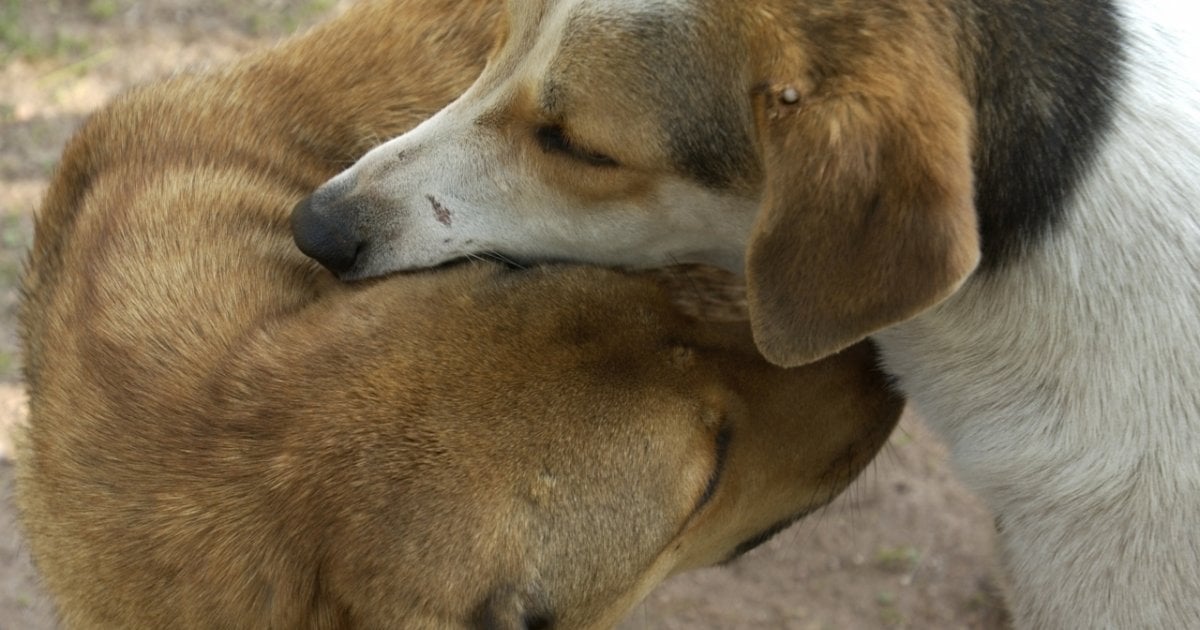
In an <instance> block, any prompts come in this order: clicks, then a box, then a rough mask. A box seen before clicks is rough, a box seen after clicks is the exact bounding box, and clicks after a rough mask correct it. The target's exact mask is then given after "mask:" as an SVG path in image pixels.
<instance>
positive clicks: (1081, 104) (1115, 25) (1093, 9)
mask: <svg viewBox="0 0 1200 630" xmlns="http://www.w3.org/2000/svg"><path fill="white" fill-rule="evenodd" d="M968 6H969V8H968V9H967V14H968V17H967V18H966V19H967V20H968V21H969V23H968V25H967V29H968V31H969V33H970V34H972V35H973V37H972V38H971V43H970V45H969V47H968V50H967V51H966V53H967V54H968V55H970V57H971V60H970V62H969V63H968V66H970V67H974V70H975V75H974V77H971V78H969V79H968V80H973V81H974V83H975V85H974V94H973V97H974V104H975V107H976V111H977V112H978V134H979V137H978V143H977V146H978V147H979V149H978V151H977V155H976V156H975V160H976V164H975V171H976V193H975V203H976V208H977V211H978V213H979V230H980V235H981V238H982V241H983V243H982V246H983V261H982V263H981V267H980V268H981V269H982V270H983V271H985V272H987V271H994V270H997V269H1001V268H1003V267H1005V266H1006V265H1008V264H1010V263H1012V262H1014V261H1016V260H1018V259H1019V258H1020V257H1021V255H1022V254H1023V253H1024V252H1026V251H1028V250H1029V248H1030V247H1031V246H1034V245H1036V244H1037V243H1039V242H1041V241H1043V240H1044V239H1045V238H1046V236H1047V235H1048V234H1049V233H1050V232H1051V231H1052V230H1053V229H1054V228H1055V226H1057V225H1059V224H1060V223H1061V222H1062V221H1063V218H1064V212H1065V210H1066V209H1065V205H1066V203H1067V202H1068V201H1069V199H1070V197H1071V195H1072V194H1073V193H1074V192H1075V190H1076V188H1077V187H1078V186H1079V184H1080V182H1081V181H1082V180H1083V178H1084V177H1085V176H1086V175H1087V171H1088V169H1089V168H1090V166H1091V162H1092V159H1093V157H1094V155H1095V151H1096V148H1097V146H1098V145H1099V142H1100V139H1101V138H1102V137H1103V136H1104V134H1105V132H1106V131H1107V130H1108V129H1109V127H1110V125H1111V124H1112V119H1113V115H1114V108H1115V91H1116V89H1117V85H1118V84H1119V82H1120V80H1121V78H1122V73H1123V65H1124V61H1125V58H1124V51H1123V44H1124V33H1123V32H1122V30H1121V27H1120V24H1119V14H1118V11H1117V8H1116V6H1115V5H1114V3H1113V2H1112V1H1111V0H1094V1H1088V2H1081V1H1070V2H1059V1H1057V0H1022V1H1021V2H1002V3H997V2H993V1H991V0H971V2H969V3H968Z"/></svg>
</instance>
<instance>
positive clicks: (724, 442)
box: [692, 423, 733, 514]
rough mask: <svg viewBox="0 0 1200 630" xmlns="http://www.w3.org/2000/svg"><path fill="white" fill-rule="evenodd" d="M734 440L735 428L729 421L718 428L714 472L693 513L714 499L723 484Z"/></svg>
mask: <svg viewBox="0 0 1200 630" xmlns="http://www.w3.org/2000/svg"><path fill="white" fill-rule="evenodd" d="M732 441H733V429H732V428H730V426H729V424H728V423H724V424H722V425H721V428H720V429H718V430H717V437H716V440H715V442H716V445H715V448H716V457H715V462H714V463H713V471H712V474H711V475H709V477H708V485H707V486H706V487H705V488H704V494H702V495H700V500H699V501H697V502H696V507H695V508H694V509H693V510H692V514H696V513H697V512H699V511H700V510H701V509H703V508H704V506H705V505H707V504H708V502H709V501H712V498H713V496H714V495H715V494H716V493H717V487H718V486H720V485H721V476H722V475H723V474H724V473H725V463H726V461H727V460H728V459H729V444H730V442H732Z"/></svg>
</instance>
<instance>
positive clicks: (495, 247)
mask: <svg viewBox="0 0 1200 630" xmlns="http://www.w3.org/2000/svg"><path fill="white" fill-rule="evenodd" d="M953 28H954V26H953V20H952V19H950V18H949V17H948V16H945V15H941V14H937V13H936V12H935V10H933V9H930V8H929V7H928V6H921V3H908V2H896V3H887V4H886V5H880V4H879V3H874V2H857V1H849V2H830V1H817V0H802V1H790V2H784V1H782V0H774V1H773V0H759V1H754V2H728V3H722V2H708V1H703V0H660V1H654V2H634V1H632V0H531V1H520V2H516V1H513V2H510V3H509V5H508V11H507V17H506V19H505V20H504V21H503V23H502V24H501V27H500V32H501V34H500V37H499V39H498V42H497V46H496V49H495V51H494V52H493V55H492V58H491V60H490V62H489V64H488V66H487V68H486V70H485V71H484V72H483V74H482V76H481V77H480V78H479V79H478V81H477V82H476V83H475V84H474V86H473V87H471V88H470V90H468V91H467V92H466V93H465V94H464V95H463V96H462V97H461V98H459V99H458V100H457V101H455V102H454V103H453V104H451V105H450V106H448V107H447V108H446V109H444V110H443V111H441V112H440V113H438V114H437V115H436V116H434V117H433V118H432V119H430V120H428V121H427V122H426V123H424V124H422V125H420V126H419V127H417V128H416V129H413V130H412V131H411V132H409V133H407V134H405V135H403V136H401V137H399V138H396V139H395V140H392V141H390V142H387V143H386V144H383V145H382V146H380V147H378V148H377V149H375V150H374V151H372V152H370V153H369V154H368V155H366V156H365V157H364V158H363V159H362V160H361V161H359V162H358V163H357V164H355V165H354V166H353V167H351V168H350V169H349V170H347V171H346V172H344V173H342V174H341V175H339V176H338V177H337V178H335V179H334V180H332V181H331V182H329V183H328V184H327V185H325V186H324V187H322V188H321V189H320V190H319V191H317V193H316V194H314V195H313V196H312V197H311V198H309V199H308V200H306V201H305V202H304V203H302V204H301V205H300V206H299V207H298V208H297V210H296V212H295V214H294V223H293V226H294V231H295V234H296V238H297V241H298V243H299V244H300V246H301V249H303V250H304V251H305V252H307V253H309V254H310V255H312V256H313V257H315V258H317V259H318V260H320V261H322V262H323V263H324V264H325V265H326V266H328V267H329V268H331V269H333V270H334V271H335V272H337V273H338V274H339V275H340V276H341V277H343V278H346V279H356V278H364V277H370V276H374V275H379V274H383V273H386V272H389V271H394V270H399V269H408V268H417V267H428V266H433V265H437V264H439V263H442V262H444V261H447V260H451V259H455V258H460V257H465V256H473V255H486V254H499V255H501V256H504V257H508V258H515V259H532V260H546V259H566V260H578V261H588V262H593V263H600V264H617V265H625V266H654V265H661V264H666V263H670V262H678V261H684V262H687V261H692V262H708V263H714V264H718V265H721V266H724V267H726V268H730V269H737V270H742V269H743V265H744V270H745V272H746V274H747V278H748V282H749V287H750V299H751V314H752V318H753V322H754V329H755V337H756V340H757V342H758V344H759V347H760V349H761V350H762V351H763V352H764V353H765V354H766V355H767V356H768V357H769V358H771V359H772V360H773V361H776V362H779V363H781V364H797V363H802V362H804V361H807V360H811V359H813V358H815V357H818V356H822V355H824V354H827V353H829V352H831V351H834V350H836V349H839V348H842V347H845V346H847V345H849V344H851V343H853V342H854V341H857V340H859V339H862V338H863V337H865V336H866V335H868V334H869V333H871V332H874V331H875V330H878V329H879V328H882V327H884V326H886V325H888V324H891V323H894V322H897V321H901V320H903V319H906V318H908V317H911V316H912V315H914V314H916V313H918V312H920V311H922V310H924V309H926V308H928V307H930V306H932V305H934V304H936V303H938V302H939V301H941V300H942V299H944V298H945V297H946V296H948V295H949V294H950V293H952V292H953V291H954V290H956V288H957V287H958V286H959V285H960V284H961V282H962V281H963V280H964V279H965V277H966V276H967V275H968V274H969V273H970V272H971V271H972V270H973V269H974V268H975V265H976V263H977V261H978V258H979V253H978V252H979V245H978V236H977V233H976V232H977V230H976V221H975V215H974V210H973V206H972V165H971V147H970V143H971V134H972V125H973V115H972V113H971V109H970V107H969V106H968V103H967V98H966V96H965V93H964V88H963V82H962V81H961V79H960V77H961V75H962V69H961V68H959V67H958V65H960V64H959V63H958V62H957V61H956V59H957V58H958V57H957V55H956V53H955V50H954V48H953V45H952V44H951V43H950V42H953V41H954V38H955V37H956V35H955V33H953V32H951V31H952V29H953Z"/></svg>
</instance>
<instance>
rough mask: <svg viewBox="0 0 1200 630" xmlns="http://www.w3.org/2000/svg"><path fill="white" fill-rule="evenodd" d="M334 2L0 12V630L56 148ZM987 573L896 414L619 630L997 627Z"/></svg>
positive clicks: (58, 1)
mask: <svg viewBox="0 0 1200 630" xmlns="http://www.w3.org/2000/svg"><path fill="white" fill-rule="evenodd" d="M344 1H345V0H343V2H344ZM339 4H341V3H339V2H334V1H333V0H209V1H206V2H201V1H200V0H157V1H150V0H146V1H138V0H39V1H37V2H34V1H33V0H0V630H47V629H50V628H55V627H56V625H55V622H54V613H53V606H52V605H51V604H50V603H49V602H48V600H47V599H46V598H45V596H44V595H43V593H42V592H41V591H40V589H39V587H38V583H37V578H36V574H35V572H34V570H33V568H32V566H31V564H30V562H29V558H28V553H27V551H26V549H25V548H24V545H23V543H22V540H21V537H20V532H19V529H18V527H17V524H16V515H15V512H14V509H13V507H12V502H11V497H12V463H11V457H12V445H11V441H10V439H9V437H8V433H9V429H10V428H11V427H12V426H15V425H16V424H18V423H20V422H21V421H22V420H23V418H24V416H25V408H24V393H23V391H22V388H21V385H20V381H19V360H18V352H17V340H16V334H15V325H14V323H15V307H16V301H17V296H16V288H15V285H16V279H17V276H18V274H19V271H20V265H21V260H22V257H23V251H24V249H25V247H26V246H27V245H28V243H29V241H30V238H31V227H30V226H31V221H30V217H31V215H32V212H33V209H34V208H35V207H36V205H37V203H38V199H39V196H40V195H41V193H42V190H43V189H44V187H45V185H46V181H47V177H48V175H49V173H50V171H51V169H52V168H53V166H54V163H55V160H56V159H57V156H58V153H59V151H60V150H61V148H62V145H63V143H64V142H65V141H66V139H67V138H68V137H69V135H70V134H71V132H72V130H73V129H74V128H75V127H76V126H77V125H78V124H79V122H80V121H81V120H82V119H83V117H84V116H86V114H87V112H89V111H90V110H92V109H93V108H95V107H96V106H98V105H99V104H100V103H102V102H104V101H105V100H106V99H108V98H109V97H111V96H112V95H113V94H115V93H117V92H119V91H121V90H123V89H125V88H127V87H128V86H130V85H131V84H134V83H137V82H140V81H146V80H149V79H153V78H155V77H159V76H163V75H164V74H167V73H169V72H171V71H172V70H175V69H177V68H180V67H197V66H201V67H202V66H205V65H211V64H217V63H221V62H224V61H227V60H229V59H231V58H233V57H235V56H236V55H238V54H239V53H241V52H244V51H246V50H248V49H250V48H253V47H255V46H260V45H264V44H266V43H268V42H270V41H273V40H275V39H277V38H278V37H280V36H281V35H283V34H286V33H288V32H290V31H292V30H294V29H296V28H301V27H303V26H305V25H307V24H310V23H312V22H313V21H315V20H317V19H319V18H320V17H321V16H323V15H327V14H328V13H329V12H330V11H335V10H337V8H338V5H339ZM992 558H993V545H992V535H991V527H990V518H989V515H988V514H987V511H986V510H985V509H984V508H983V507H982V506H981V505H980V504H979V502H978V501H977V500H976V499H975V498H973V497H972V496H971V495H970V494H969V493H968V492H967V491H966V490H964V489H963V488H962V486H961V485H959V484H958V483H957V482H956V481H955V480H954V478H953V476H952V473H951V471H950V470H949V467H948V464H947V462H946V453H945V449H944V448H942V447H941V446H940V445H939V444H938V443H937V441H936V440H935V439H934V438H933V437H932V436H930V434H929V433H928V432H927V431H926V430H925V429H924V428H923V427H922V425H921V424H920V422H919V420H917V419H916V418H915V417H912V416H911V415H910V416H909V417H907V418H906V419H905V420H904V422H903V423H902V425H901V428H900V430H899V431H898V432H897V433H896V435H895V436H894V437H893V438H892V441H891V443H890V444H889V446H888V447H887V449H886V450H885V451H884V453H883V454H882V455H881V456H880V457H879V459H878V460H877V462H876V464H875V465H873V466H872V467H871V468H870V469H869V470H868V471H867V473H865V474H864V477H863V479H862V480H860V481H859V482H857V483H856V484H855V485H854V486H853V487H852V488H851V489H850V491H849V492H847V493H846V494H845V495H844V496H843V497H842V498H840V499H839V500H838V501H836V502H835V503H834V504H833V505H831V506H830V507H829V508H827V509H825V510H823V511H821V512H820V513H818V514H817V515H814V516H812V517H810V518H809V519H808V520H806V521H804V522H802V523H800V524H798V525H796V526H795V527H793V528H791V529H790V530H788V531H786V532H784V533H782V534H780V535H779V536H778V537H776V538H775V539H774V540H772V541H771V542H770V543H768V544H767V545H764V546H763V547H761V548H760V549H758V550H756V551H755V552H753V553H751V554H749V555H747V556H746V557H744V558H742V559H740V560H738V561H736V562H734V563H733V564H731V565H730V566H727V567H721V568H714V569H707V570H704V571H698V572H694V573H690V574H687V575H684V576H680V577H678V578H675V579H673V580H671V581H669V582H668V583H667V584H665V585H664V586H663V587H661V588H660V589H658V590H657V591H656V592H655V593H653V594H652V595H651V596H650V598H649V599H648V600H647V601H646V602H645V603H644V604H643V605H642V606H640V607H639V608H638V609H637V610H636V611H635V612H634V613H633V615H632V616H631V617H630V619H629V620H628V621H627V622H626V623H625V624H624V626H623V628H625V629H627V630H629V629H638V628H694V629H699V630H704V629H716V628H722V629H724V628H795V629H810V628H811V629H821V628H851V629H857V628H863V629H870V628H979V629H987V630H992V629H999V628H1005V627H1006V626H1007V623H1006V620H1005V614H1004V610H1003V606H1002V604H1001V603H1000V601H999V598H998V595H997V588H996V586H995V581H994V579H993V577H994V575H995V571H994V568H993V565H994V561H993V559H992Z"/></svg>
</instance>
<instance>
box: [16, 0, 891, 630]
mask: <svg viewBox="0 0 1200 630" xmlns="http://www.w3.org/2000/svg"><path fill="white" fill-rule="evenodd" d="M493 5H494V3H493V2H489V1H485V0H407V1H404V0H381V1H372V2H363V3H361V4H359V5H357V6H356V7H355V8H353V9H351V10H350V11H349V12H348V13H347V14H346V15H344V16H343V17H341V18H339V19H337V20H335V21H333V22H331V23H329V24H328V25H326V26H323V27H321V28H319V29H317V30H315V31H314V32H313V33H311V34H308V35H305V36H303V37H300V38H297V39H294V40H292V41H290V42H288V43H286V44H284V45H283V46H281V47H279V48H276V49H274V50H271V51H267V52H264V53H260V54H257V55H254V56H252V57H250V58H248V59H246V60H245V61H243V62H241V63H239V64H237V65H234V66H232V67H230V68H228V69H225V70H222V71H218V72H215V73H212V74H206V75H199V76H193V75H184V76H178V77H175V78H173V79H170V80H168V81H165V82H162V83H159V84H155V85H152V86H148V87H144V88H141V89H138V90H135V91H133V92H131V93H129V94H127V95H125V96H124V97H121V98H120V99H118V100H117V101H116V102H114V103H113V104H111V105H109V106H108V107H106V108H105V109H104V110H102V111H101V112H99V113H97V114H96V115H95V116H93V117H92V118H91V119H90V120H89V121H88V123H87V124H86V125H85V126H84V128H83V129H82V130H81V131H80V133H79V134H78V135H77V136H76V137H75V138H74V139H73V140H72V142H71V143H70V145H69V146H68V148H67V150H66V152H65V154H64V156H63V160H62V163H61V166H60V168H59V170H58V172H57V174H56V176H55V178H54V180H53V182H52V185H51V189H50V192H49V193H48V195H47V198H46V201H45V203H44V205H43V207H42V209H41V212H40V213H39V215H38V219H37V227H36V239H35V244H34V248H33V251H32V252H31V254H30V259H29V268H28V269H29V270H28V273H27V275H26V277H25V279H24V286H23V288H24V291H25V301H24V303H23V308H22V313H21V328H22V332H23V335H24V339H25V347H26V351H27V353H26V357H27V377H28V382H29V387H30V394H31V403H30V406H31V425H30V428H29V432H28V435H27V436H25V439H24V440H23V442H24V445H23V448H22V452H21V453H20V458H19V460H18V463H19V485H18V495H19V496H18V499H19V503H20V507H21V517H22V522H23V524H24V526H25V528H26V531H27V533H28V536H29V542H30V545H31V548H32V550H33V554H34V557H35V559H36V562H37V565H38V567H39V569H40V571H41V573H42V575H43V576H44V578H45V582H46V585H47V586H48V587H49V590H50V591H51V592H52V593H53V595H54V596H55V598H56V600H57V602H58V604H59V606H60V609H61V612H62V615H63V620H64V622H65V624H66V625H67V627H70V628H155V629H158V628H395V627H404V628H446V627H493V628H524V627H538V626H539V625H543V627H544V624H546V623H551V622H552V623H553V624H554V626H555V627H558V628H574V627H589V626H604V625H609V624H611V623H613V622H615V620H616V619H618V618H619V617H620V615H621V614H622V613H623V612H624V611H626V610H628V608H629V607H630V606H632V605H633V604H634V603H635V602H636V601H637V600H638V599H640V598H641V597H642V596H643V595H644V594H645V593H646V592H647V591H648V590H649V589H650V588H652V587H653V585H654V584H655V583H657V582H658V581H659V580H661V579H663V578H664V577H666V576H667V575H670V574H671V573H673V572H676V571H679V570H683V569H686V568H689V567H693V566H700V565H704V564H710V563H713V562H717V561H720V560H722V559H724V558H725V557H727V556H728V555H729V554H730V553H732V552H734V551H735V549H736V548H737V547H738V546H739V545H741V544H743V543H745V542H746V541H747V540H750V539H753V538H754V537H755V536H757V535H758V534H760V533H762V532H763V531H764V530H767V529H769V528H770V527H772V526H773V525H775V524H777V523H779V522H783V521H787V520H788V519H790V518H793V517H795V516H798V515H801V514H803V513H806V512H808V511H810V510H811V509H813V508H815V507H817V506H819V505H821V504H823V503H824V502H826V501H828V500H829V499H830V498H831V497H833V496H834V495H835V494H836V493H837V492H839V491H840V490H841V489H842V488H844V487H845V485H846V484H847V483H848V482H849V481H850V480H851V479H853V477H854V476H855V475H856V474H857V473H858V471H859V470H861V469H862V467H863V466H864V465H865V464H866V463H867V461H869V459H870V458H871V456H872V455H873V454H874V453H875V451H876V450H877V449H878V448H879V446H880V445H881V444H882V443H883V441H884V440H885V438H886V436H887V435H888V433H889V432H890V430H891V428H892V426H893V424H894V422H895V420H896V417H897V415H898V413H899V409H900V401H899V400H898V399H897V398H896V397H894V396H893V395H891V394H889V393H888V391H887V389H886V387H885V385H884V383H883V379H882V378H881V377H880V376H879V374H878V373H876V372H875V371H874V368H873V364H874V353H873V352H872V351H871V349H870V348H868V347H865V346H858V347H855V348H853V349H851V350H849V351H847V352H846V353H843V354H841V355H839V356H837V357H834V358H832V359H829V360H827V361H823V362H821V363H818V364H815V365H812V366H808V367H805V368H802V369H797V370H781V369H778V368H773V367H771V366H769V365H767V364H766V363H765V362H763V361H762V360H761V359H760V358H759V357H758V356H757V355H756V353H755V351H754V347H753V344H752V341H751V338H750V332H749V330H748V328H747V327H746V326H745V325H743V324H730V323H705V322H698V321H696V320H694V319H692V318H689V317H686V316H684V315H681V314H680V313H678V312H677V310H676V308H674V307H673V306H671V304H670V299H671V298H672V296H671V295H669V292H667V291H664V290H663V289H662V288H661V287H662V286H663V285H662V284H660V283H659V282H656V281H654V280H653V279H651V278H648V277H639V276H631V275H625V274H619V273H617V272H612V271H604V270H598V269H582V268H576V269H570V268H546V269H538V270H532V271H526V272H510V271H506V270H502V269H498V268H495V267H491V266H480V265H475V266H460V267H457V268H454V269H450V270H446V271H443V272H435V273H425V274H414V275H407V276H399V277H394V278H391V279H388V280H384V281H379V282H374V283H364V284H360V285H356V286H344V285H340V284H338V283H335V282H332V281H331V280H330V278H329V276H328V275H327V274H325V273H324V272H321V271H319V270H318V269H317V268H316V266H315V265H314V264H313V263H311V262H310V261H309V260H308V259H306V258H305V257H304V256H302V255H301V254H300V253H299V252H297V251H295V250H294V249H293V248H292V245H291V241H290V236H289V232H288V212H289V210H290V209H291V207H292V206H293V205H294V204H295V202H296V201H297V200H298V199H300V198H301V197H302V196H303V195H305V194H307V193H308V192H310V191H311V190H312V189H313V188H315V187H316V186H317V184H319V183H320V182H321V181H323V180H324V179H325V178H327V177H329V176H330V175H332V174H333V173H334V172H335V171H336V170H337V169H338V168H340V167H341V166H343V165H344V164H345V163H346V162H347V161H349V160H353V159H355V158H356V157H357V156H358V155H359V154H361V153H362V152H363V151H364V150H365V149H366V148H367V147H368V146H370V145H371V144H372V142H374V141H376V140H378V139H380V138H383V137H387V136H390V135H394V134H396V133H399V132H401V131H403V130H405V129H407V128H408V127H410V126H412V125H413V124H415V123H416V122H417V121H418V120H420V119H421V118H422V117H423V116H425V115H426V114H428V113H430V112H432V111H434V110H436V109H437V108H439V107H441V106H442V105H444V104H445V103H446V102H447V101H448V100H449V99H450V98H452V97H453V96H454V95H456V94H458V93H460V92H461V91H462V90H463V89H464V88H465V87H466V86H467V85H468V84H469V83H470V81H471V80H472V79H473V77H474V74H475V73H476V72H477V71H478V69H479V68H480V67H481V65H482V62H483V57H484V55H485V51H486V49H487V47H488V44H489V42H490V41H491V36H490V33H489V28H490V26H489V25H490V24H491V22H492V21H493V18H494V16H495V14H496V7H494V6H493ZM684 286H685V287H686V286H694V285H692V284H691V283H685V285H684ZM721 436H728V438H729V442H728V450H727V454H726V456H725V463H724V466H723V469H722V471H721V473H720V475H719V479H718V483H716V484H715V486H714V492H713V494H712V496H711V500H709V501H708V502H707V503H705V504H703V505H702V506H701V507H700V508H699V509H698V510H697V509H696V506H697V504H698V503H699V502H700V499H701V498H702V495H703V494H704V493H705V491H706V488H708V486H709V483H710V479H711V478H712V477H713V476H714V473H715V472H716V471H715V470H714V468H715V466H716V463H717V461H716V460H717V459H718V451H719V450H720V449H719V448H718V444H719V442H720V440H721Z"/></svg>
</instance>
